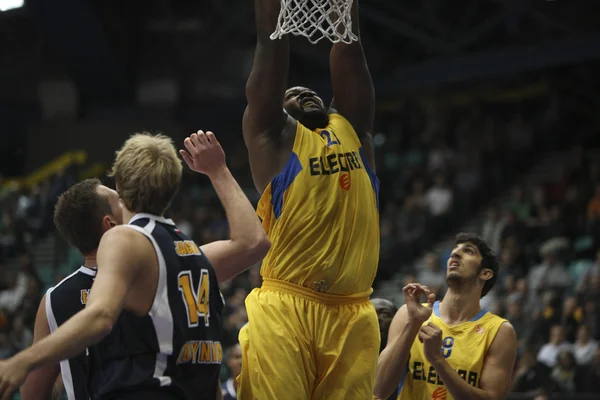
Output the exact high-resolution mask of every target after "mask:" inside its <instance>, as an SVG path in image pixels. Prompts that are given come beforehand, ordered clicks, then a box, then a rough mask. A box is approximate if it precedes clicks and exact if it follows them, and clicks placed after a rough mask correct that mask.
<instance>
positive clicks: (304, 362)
mask: <svg viewBox="0 0 600 400" xmlns="http://www.w3.org/2000/svg"><path fill="white" fill-rule="evenodd" d="M246 310H247V312H248V324H246V326H244V327H243V328H242V330H241V331H240V335H239V340H240V346H241V348H242V373H241V374H240V376H239V377H238V399H239V400H250V399H257V400H258V399H260V400H283V399H285V400H308V399H313V400H317V399H326V400H338V399H339V400H349V399H351V400H363V399H364V400H371V399H372V398H373V384H374V381H375V371H376V369H377V357H378V355H379V343H380V340H381V339H380V333H379V324H378V321H377V314H376V312H375V309H374V307H373V305H372V304H371V302H370V301H369V297H368V293H364V294H361V295H359V296H352V297H341V296H334V295H327V294H322V293H317V292H314V291H312V290H310V289H307V288H303V287H300V286H297V285H294V284H291V283H288V282H283V281H275V280H270V279H265V280H264V282H263V286H262V287H261V288H259V289H254V290H253V291H252V292H251V293H250V294H249V295H248V297H247V298H246Z"/></svg>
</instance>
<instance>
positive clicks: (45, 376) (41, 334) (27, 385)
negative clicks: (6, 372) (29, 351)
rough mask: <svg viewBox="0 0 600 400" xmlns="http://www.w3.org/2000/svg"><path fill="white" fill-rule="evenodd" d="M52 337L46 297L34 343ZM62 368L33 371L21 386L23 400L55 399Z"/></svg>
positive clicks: (38, 315) (49, 366) (51, 367)
mask: <svg viewBox="0 0 600 400" xmlns="http://www.w3.org/2000/svg"><path fill="white" fill-rule="evenodd" d="M48 335H50V326H49V325H48V317H47V315H46V295H44V297H42V301H41V302H40V306H39V308H38V311H37V314H36V316H35V325H34V327H33V343H37V342H39V341H40V340H42V339H43V338H45V337H46V336H48ZM59 373H60V366H59V365H58V364H48V365H44V366H43V367H40V368H38V369H36V370H34V371H32V372H31V373H30V374H29V376H28V377H27V379H26V380H25V382H24V383H23V385H22V386H21V399H23V400H49V399H52V398H53V393H52V392H53V388H54V385H55V382H56V378H57V377H58V376H59Z"/></svg>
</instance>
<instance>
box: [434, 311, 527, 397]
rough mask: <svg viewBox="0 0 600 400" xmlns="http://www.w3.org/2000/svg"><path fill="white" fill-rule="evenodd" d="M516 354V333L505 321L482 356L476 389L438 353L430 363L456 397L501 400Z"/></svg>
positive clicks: (507, 386)
mask: <svg viewBox="0 0 600 400" xmlns="http://www.w3.org/2000/svg"><path fill="white" fill-rule="evenodd" d="M516 357H517V335H516V334H515V330H514V328H513V327H512V325H510V324H509V323H508V322H505V323H504V324H503V325H502V326H501V327H500V329H499V330H498V333H497V334H496V337H495V338H494V341H493V342H492V345H491V346H490V349H489V351H488V354H487V355H486V357H485V361H484V364H483V370H482V371H481V378H480V379H479V386H480V387H479V388H476V387H473V386H471V385H469V384H468V383H467V382H466V381H465V380H464V379H462V378H461V377H460V375H458V373H457V372H456V371H455V370H454V369H452V367H451V366H450V364H448V362H447V361H446V359H445V358H444V357H443V356H442V355H441V354H440V356H439V358H437V359H436V360H432V365H433V367H434V368H435V370H436V371H437V373H438V375H439V376H440V378H441V379H442V381H443V382H444V384H445V385H446V387H447V388H448V391H449V392H450V394H452V397H453V398H454V399H456V400H463V399H464V400H467V399H469V400H501V399H504V398H505V397H506V395H507V393H508V391H509V389H510V383H511V377H512V373H513V368H514V364H515V359H516Z"/></svg>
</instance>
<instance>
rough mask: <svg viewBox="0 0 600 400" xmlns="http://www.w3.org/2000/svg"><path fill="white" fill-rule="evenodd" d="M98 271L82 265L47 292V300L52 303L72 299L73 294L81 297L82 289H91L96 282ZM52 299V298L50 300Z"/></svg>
mask: <svg viewBox="0 0 600 400" xmlns="http://www.w3.org/2000/svg"><path fill="white" fill-rule="evenodd" d="M95 276H96V271H94V270H93V269H91V268H87V267H84V266H82V267H80V268H79V269H77V270H76V271H75V272H73V273H72V274H70V275H68V276H67V277H65V278H64V279H62V280H61V281H60V282H59V283H57V284H56V285H55V286H54V287H52V288H50V289H49V290H48V292H46V301H47V302H51V304H52V303H56V302H61V301H70V300H71V299H72V298H73V296H75V297H80V296H81V291H82V290H84V291H85V290H89V289H90V288H91V287H92V284H93V283H94V278H95ZM50 299H51V300H50Z"/></svg>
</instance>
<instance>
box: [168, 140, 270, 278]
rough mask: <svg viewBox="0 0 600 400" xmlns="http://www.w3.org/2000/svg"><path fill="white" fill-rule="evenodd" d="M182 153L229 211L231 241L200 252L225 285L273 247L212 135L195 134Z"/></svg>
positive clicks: (227, 211) (226, 210) (218, 242)
mask: <svg viewBox="0 0 600 400" xmlns="http://www.w3.org/2000/svg"><path fill="white" fill-rule="evenodd" d="M184 145H185V147H186V149H187V151H186V150H180V151H179V153H180V154H181V156H182V157H183V159H184V161H185V162H186V164H187V165H188V166H189V167H190V169H192V170H193V171H196V172H200V173H202V174H205V175H206V176H208V177H209V178H210V181H211V183H212V185H213V187H214V188H215V191H216V192H217V196H219V200H221V203H222V204H223V208H225V213H226V214H227V222H228V223H229V231H230V235H231V239H229V240H219V241H216V242H212V243H208V244H205V245H204V246H201V247H200V249H201V250H202V252H203V253H204V254H205V255H206V257H207V258H208V260H209V261H210V263H211V264H212V266H213V268H214V270H215V274H216V275H217V279H218V281H219V282H224V281H226V280H229V279H231V278H233V277H234V276H236V275H238V274H240V273H241V272H243V271H245V270H246V269H248V268H249V267H251V266H252V265H253V264H255V263H257V262H259V261H260V260H262V258H263V257H264V256H265V255H266V254H267V252H268V251H269V248H270V246H271V243H270V242H269V239H268V238H267V235H266V234H265V231H264V229H263V227H262V225H261V223H260V220H259V219H258V217H257V216H256V213H255V212H254V207H252V204H251V203H250V200H248V198H247V197H246V195H245V194H244V191H243V190H242V189H241V188H240V186H239V185H238V183H237V181H236V180H235V178H234V177H233V175H231V172H230V171H229V169H228V168H227V164H226V163H225V153H224V152H223V149H222V148H221V145H220V144H219V141H218V140H217V138H216V137H215V135H214V134H213V133H212V132H207V133H206V134H205V133H204V132H202V131H198V133H193V134H192V135H190V137H188V138H186V139H185V141H184Z"/></svg>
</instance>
